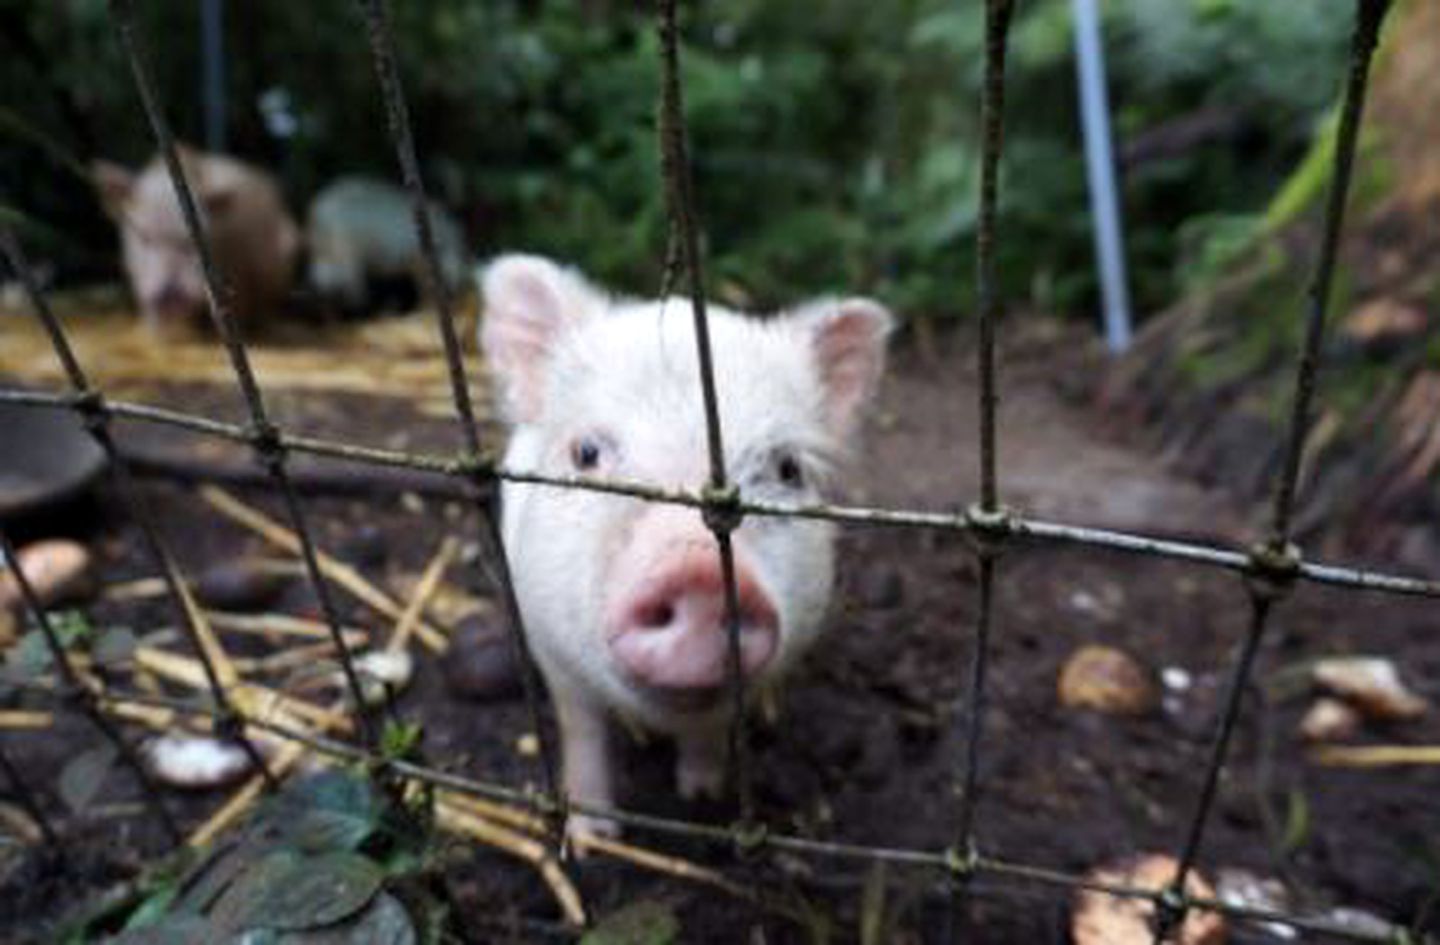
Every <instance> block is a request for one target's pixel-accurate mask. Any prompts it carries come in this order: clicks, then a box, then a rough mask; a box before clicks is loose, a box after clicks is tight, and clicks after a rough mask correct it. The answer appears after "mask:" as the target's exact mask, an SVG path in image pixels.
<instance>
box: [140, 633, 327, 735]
mask: <svg viewBox="0 0 1440 945" xmlns="http://www.w3.org/2000/svg"><path fill="white" fill-rule="evenodd" d="M135 663H136V665H137V666H141V667H144V668H145V669H147V670H149V671H150V672H152V673H154V674H155V675H157V676H161V677H163V678H165V679H169V680H171V681H172V682H177V683H179V684H181V685H182V686H189V687H190V688H192V689H201V688H203V685H204V676H203V674H202V671H201V667H200V664H199V663H197V662H196V661H195V660H193V659H191V658H189V657H187V656H180V655H178V654H175V653H168V652H166V651H165V650H157V649H155V648H154V647H146V646H142V647H138V648H137V649H136V650H135ZM227 693H228V694H229V696H230V698H231V700H232V701H233V702H234V703H235V705H236V708H238V709H241V710H243V711H244V712H245V713H247V714H260V715H264V714H266V713H265V712H264V711H263V710H262V709H261V707H262V706H266V707H269V708H270V709H271V710H273V711H275V712H277V713H280V714H282V715H287V716H291V717H293V718H297V719H303V720H305V721H307V722H309V723H310V724H312V725H319V724H322V723H325V724H330V714H331V710H329V709H327V708H324V707H322V706H318V705H313V704H311V703H309V702H305V701H303V700H301V699H296V698H295V697H294V696H288V695H286V694H284V693H282V692H277V691H276V690H274V689H271V688H269V687H267V686H262V685H260V684H259V683H254V682H249V681H240V682H237V683H234V684H233V685H232V686H231V687H230V688H228V689H227ZM332 727H334V728H339V729H341V730H342V731H346V730H349V729H350V728H351V723H350V720H348V719H347V720H342V721H341V722H338V723H334V724H333V725H332Z"/></svg>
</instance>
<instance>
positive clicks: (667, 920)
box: [580, 900, 680, 945]
mask: <svg viewBox="0 0 1440 945" xmlns="http://www.w3.org/2000/svg"><path fill="white" fill-rule="evenodd" d="M679 936H680V921H679V920H678V919H676V918H675V910H674V909H672V908H671V907H670V906H668V905H666V904H664V903H661V902H655V901H653V900H642V901H641V902H637V903H633V904H632V905H628V906H626V907H625V908H623V909H620V910H619V911H617V912H612V913H610V914H609V915H608V916H606V917H605V918H604V919H601V920H600V922H599V923H598V924H597V925H596V926H595V928H593V929H591V930H590V931H589V932H586V933H585V935H584V936H582V937H581V939H580V945H672V943H674V942H677V941H679Z"/></svg>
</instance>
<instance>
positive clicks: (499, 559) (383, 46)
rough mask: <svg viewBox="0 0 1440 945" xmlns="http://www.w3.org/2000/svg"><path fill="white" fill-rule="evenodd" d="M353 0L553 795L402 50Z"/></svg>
mask: <svg viewBox="0 0 1440 945" xmlns="http://www.w3.org/2000/svg"><path fill="white" fill-rule="evenodd" d="M358 3H359V6H360V12H361V13H362V15H363V16H364V18H365V25H366V34H367V36H368V37H369V40H370V52H371V58H372V59H373V61H374V64H375V75H376V79H377V81H378V82H379V84H380V93H381V97H382V98H383V99H384V101H385V114H386V128H387V129H388V131H389V133H390V140H391V142H392V143H393V144H394V146H395V156H396V160H397V161H398V162H399V164H400V174H401V177H402V178H403V180H404V184H405V189H406V190H407V191H409V194H410V206H411V216H412V218H413V220H414V223H415V231H416V234H417V236H418V237H419V240H420V248H421V253H422V255H423V256H424V258H425V268H424V271H425V273H426V280H427V281H428V282H429V283H430V291H431V292H432V298H434V299H435V300H436V320H437V322H438V324H439V329H440V337H441V340H442V343H443V345H444V351H445V364H446V368H447V370H448V372H449V377H450V389H451V394H452V397H453V399H454V401H455V413H456V418H457V420H458V422H459V426H460V436H461V443H462V445H463V447H464V451H463V452H462V453H461V455H460V457H459V463H460V468H461V469H463V470H464V472H465V478H466V481H467V483H468V485H469V487H470V491H471V493H472V500H473V503H474V505H475V508H476V511H478V512H479V514H480V521H481V534H480V538H481V543H482V546H483V547H484V548H485V549H486V550H487V551H488V552H489V553H490V554H489V558H490V560H492V561H493V562H494V565H493V566H494V568H495V571H496V573H495V575H494V577H495V583H496V585H497V586H498V587H499V590H500V594H501V596H502V598H503V599H504V603H505V612H506V615H507V616H508V617H509V619H510V633H509V635H508V636H509V640H510V645H511V647H512V650H513V653H514V656H515V659H516V662H517V664H518V665H519V666H520V667H521V671H520V682H521V688H522V690H523V692H524V696H525V705H526V708H527V709H528V711H529V713H530V725H531V727H532V728H533V729H534V730H535V737H536V739H537V740H538V741H539V748H540V761H541V765H542V767H543V769H544V774H545V789H546V792H547V793H548V794H550V795H551V796H560V791H559V787H560V781H559V779H558V778H557V776H556V762H555V748H554V744H553V742H552V740H551V738H550V734H549V729H548V728H547V727H546V725H545V719H544V716H543V714H542V713H541V710H540V680H539V676H538V673H537V671H536V668H535V659H534V657H533V656H532V655H531V653H530V643H529V640H528V638H527V636H526V633H525V621H524V618H523V616H522V614H521V612H520V602H519V599H518V598H517V597H516V596H515V585H514V582H513V581H512V580H511V577H510V565H509V559H508V558H507V557H506V551H505V543H504V540H503V538H502V536H501V531H500V505H499V499H500V495H499V490H498V489H497V488H496V478H495V475H494V469H493V467H491V466H490V465H489V464H486V463H483V462H481V456H482V451H481V445H480V425H479V424H478V423H477V422H476V420H475V407H474V405H473V404H472V403H471V400H470V385H469V384H468V383H467V382H466V378H465V362H464V359H463V358H462V357H461V353H460V336H459V332H458V331H457V330H456V328H455V314H454V310H453V305H452V300H451V297H450V286H449V285H448V284H447V282H446V280H445V273H444V271H443V269H442V267H441V265H440V254H439V252H438V251H437V249H436V246H435V235H434V232H433V231H432V229H431V225H430V211H429V201H428V200H427V199H426V196H425V184H424V181H423V180H422V179H421V177H420V163H419V160H418V159H417V157H416V154H415V138H414V134H413V133H412V132H411V129H410V110H409V108H408V106H407V105H406V103H405V90H404V86H403V84H402V83H401V81H400V63H399V54H398V53H397V52H396V48H395V36H394V32H393V30H392V28H391V24H390V16H389V10H388V8H387V7H386V4H385V2H384V0H358ZM561 818H563V808H562V809H561V810H560V811H559V813H558V814H557V817H556V818H555V819H553V820H552V822H551V828H552V832H553V833H554V837H553V839H555V840H556V842H557V843H558V842H559V838H560V830H561V828H562V827H563V824H562V823H561Z"/></svg>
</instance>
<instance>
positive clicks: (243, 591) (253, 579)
mask: <svg viewBox="0 0 1440 945" xmlns="http://www.w3.org/2000/svg"><path fill="white" fill-rule="evenodd" d="M289 583H290V577H289V575H286V574H278V573H276V572H275V571H273V570H267V569H265V568H264V567H263V566H262V565H261V563H260V562H258V561H256V560H253V559H249V558H241V559H239V560H237V561H226V562H223V563H221V564H216V565H212V566H210V567H208V568H206V569H205V570H204V571H202V572H200V576H199V577H198V578H196V580H195V596H196V597H197V598H199V600H200V603H202V604H204V605H205V606H206V607H213V608H214V609H216V610H232V611H238V612H241V613H253V612H255V611H260V610H265V609H266V608H267V607H269V606H270V605H271V604H273V603H275V601H276V600H277V599H279V597H280V595H281V593H283V592H284V590H285V587H286V585H288V584H289Z"/></svg>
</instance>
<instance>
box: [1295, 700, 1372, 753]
mask: <svg viewBox="0 0 1440 945" xmlns="http://www.w3.org/2000/svg"><path fill="white" fill-rule="evenodd" d="M1363 721H1364V720H1363V719H1362V718H1361V717H1360V713H1358V712H1356V711H1355V710H1354V709H1352V708H1351V707H1350V706H1349V704H1347V703H1344V702H1341V701H1340V700H1339V699H1331V698H1330V697H1328V696H1322V697H1321V698H1319V699H1316V700H1315V702H1314V703H1313V704H1312V705H1311V706H1310V708H1309V710H1308V711H1306V713H1305V715H1304V717H1303V718H1301V719H1300V735H1301V737H1302V738H1304V739H1305V740H1306V741H1310V742H1338V741H1344V740H1345V739H1347V738H1351V737H1353V736H1354V735H1355V734H1356V733H1357V732H1359V731H1360V725H1361V723H1362V722H1363Z"/></svg>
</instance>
